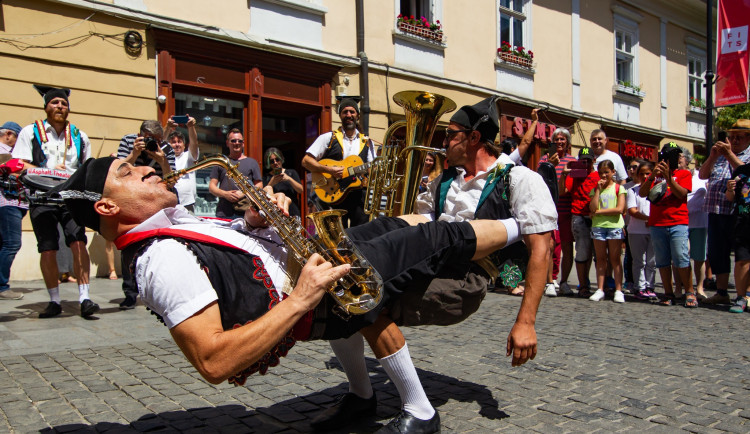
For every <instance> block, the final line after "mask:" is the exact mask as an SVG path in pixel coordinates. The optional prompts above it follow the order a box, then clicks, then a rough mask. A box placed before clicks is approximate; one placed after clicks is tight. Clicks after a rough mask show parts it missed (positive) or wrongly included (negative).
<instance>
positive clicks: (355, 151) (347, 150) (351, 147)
mask: <svg viewBox="0 0 750 434" xmlns="http://www.w3.org/2000/svg"><path fill="white" fill-rule="evenodd" d="M331 136H333V132H329V133H325V134H322V135H320V136H318V138H317V139H315V141H314V142H313V144H312V145H310V147H309V148H307V151H306V152H307V153H308V154H310V155H312V156H313V157H315V159H316V160H320V159H321V158H323V154H325V152H326V150H327V149H328V144H329V143H331ZM368 141H369V140H368ZM343 142H344V143H343V148H344V158H347V157H351V156H352V155H359V153H360V146H361V142H360V140H359V131H357V132H356V134H355V135H354V138H353V139H349V138H348V137H347V136H346V134H344V140H343ZM368 148H369V150H368V152H367V159H366V160H365V161H363V163H367V162H368V161H372V160H374V159H375V151H374V150H373V147H372V146H368Z"/></svg>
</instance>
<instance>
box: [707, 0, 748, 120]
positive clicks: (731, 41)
mask: <svg viewBox="0 0 750 434" xmlns="http://www.w3.org/2000/svg"><path fill="white" fill-rule="evenodd" d="M718 20H719V24H718V35H717V36H718V40H717V41H716V44H717V48H716V100H715V106H716V107H721V106H727V105H732V104H741V103H746V102H748V97H749V96H750V95H748V88H749V87H750V86H748V57H749V56H748V50H747V43H748V28H750V1H747V0H743V1H738V0H719V6H718Z"/></svg>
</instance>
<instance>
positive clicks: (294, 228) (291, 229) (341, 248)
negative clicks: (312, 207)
mask: <svg viewBox="0 0 750 434" xmlns="http://www.w3.org/2000/svg"><path fill="white" fill-rule="evenodd" d="M209 166H221V167H223V168H225V169H226V171H227V176H228V177H229V178H230V179H231V180H232V181H234V183H235V184H236V185H237V188H238V189H239V190H240V191H242V193H243V194H244V195H245V197H246V198H248V199H249V200H250V201H251V202H252V203H253V204H254V205H255V206H256V207H257V209H258V211H259V212H260V213H261V214H262V215H263V216H264V217H265V218H266V220H267V221H268V223H269V224H271V225H272V226H273V227H274V228H275V229H276V231H277V232H278V234H279V236H280V237H281V239H282V240H284V243H285V244H286V246H287V248H288V249H289V251H290V253H292V255H294V258H295V259H296V260H297V261H298V262H299V263H300V264H302V265H304V264H305V263H306V262H307V259H308V258H309V257H310V256H312V254H313V253H317V254H319V255H321V256H322V257H323V258H324V259H325V260H326V261H328V262H330V263H332V264H333V265H334V266H337V265H343V264H350V265H351V271H350V272H349V273H348V274H347V275H345V276H344V277H342V278H341V279H339V280H338V281H337V282H335V283H334V285H333V286H332V287H331V288H328V289H327V292H328V293H329V294H330V295H331V296H332V297H333V299H334V300H335V301H336V303H337V305H336V306H334V313H336V314H337V315H339V316H340V317H342V318H343V319H345V320H346V319H349V317H350V316H351V315H352V314H354V315H359V314H363V313H366V312H369V311H370V310H372V309H373V308H375V306H377V305H378V303H380V300H381V299H382V298H383V293H382V287H383V279H382V278H381V277H380V274H379V273H378V271H377V270H375V269H374V268H373V267H372V265H370V263H369V262H368V261H367V259H366V258H365V257H364V256H363V255H362V253H361V252H360V251H359V249H358V248H357V246H355V245H354V243H353V242H352V240H351V239H349V237H348V236H347V235H346V232H344V227H343V224H342V223H341V216H342V215H343V214H344V213H346V211H343V210H326V211H320V212H314V213H311V214H310V215H308V218H310V219H311V220H312V222H313V224H314V225H315V230H316V232H317V236H315V237H313V236H311V235H310V234H309V233H308V232H307V230H306V229H305V228H304V227H303V226H302V224H301V223H300V222H299V221H298V220H297V219H295V218H293V217H290V216H288V215H285V214H284V213H283V212H282V211H281V210H280V209H279V208H278V207H277V206H276V205H275V204H274V203H272V202H271V201H270V200H269V199H268V196H267V195H266V192H265V191H263V190H262V189H259V188H257V187H255V186H254V185H253V184H252V182H250V181H249V180H248V179H247V178H246V177H245V176H244V175H243V174H242V173H240V171H239V170H237V166H236V165H233V164H232V163H231V161H229V159H228V158H227V157H225V156H223V155H220V156H214V157H208V158H204V159H202V160H201V161H198V162H196V163H195V165H193V166H191V167H187V168H185V169H182V170H178V171H175V172H171V173H169V174H167V175H165V176H164V182H165V183H166V184H167V186H169V187H171V186H173V185H174V184H175V183H176V182H177V180H178V179H179V178H180V177H182V176H184V175H185V174H187V173H189V172H193V171H196V170H198V169H202V168H204V167H209Z"/></svg>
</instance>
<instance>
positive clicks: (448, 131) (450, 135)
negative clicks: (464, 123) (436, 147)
mask: <svg viewBox="0 0 750 434" xmlns="http://www.w3.org/2000/svg"><path fill="white" fill-rule="evenodd" d="M471 131H474V130H472V129H471V128H464V129H462V130H452V129H450V128H446V129H445V138H446V140H452V139H453V137H454V136H455V135H456V134H458V133H469V132H471Z"/></svg>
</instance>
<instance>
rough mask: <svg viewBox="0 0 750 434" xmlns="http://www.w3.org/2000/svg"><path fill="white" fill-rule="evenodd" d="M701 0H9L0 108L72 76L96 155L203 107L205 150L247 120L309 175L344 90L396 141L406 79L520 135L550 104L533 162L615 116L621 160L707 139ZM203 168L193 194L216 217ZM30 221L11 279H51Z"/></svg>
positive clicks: (255, 133) (259, 148)
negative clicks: (486, 109)
mask: <svg viewBox="0 0 750 434" xmlns="http://www.w3.org/2000/svg"><path fill="white" fill-rule="evenodd" d="M705 9H706V4H705V1H704V0H661V1H646V0H603V1H596V2H594V1H585V0H584V1H581V0H564V1H560V0H477V1H474V2H471V8H467V6H466V3H465V2H452V1H447V0H385V1H373V0H355V1H352V0H224V1H222V2H205V1H199V0H181V1H173V0H103V1H102V0H99V1H89V0H4V1H3V2H2V3H0V38H1V39H0V59H2V62H3V64H2V70H3V74H2V76H0V82H2V85H3V89H4V90H5V92H4V94H5V98H3V100H2V101H0V120H2V121H3V122H4V121H6V120H13V121H15V122H18V123H19V124H22V125H26V124H29V123H31V122H33V121H34V120H35V119H38V118H41V117H43V116H44V113H43V111H42V110H40V108H41V107H40V106H41V99H40V98H39V96H38V94H36V91H34V89H33V88H32V87H31V84H33V83H39V84H45V85H52V86H58V87H68V88H70V89H72V93H71V96H70V102H71V115H70V118H69V119H70V120H71V121H72V122H73V123H75V124H76V125H77V126H79V127H80V128H81V129H82V130H84V131H85V132H86V133H87V134H88V135H89V137H90V138H91V143H92V146H93V155H94V156H104V155H108V154H110V153H111V152H113V151H115V150H116V148H117V144H118V143H119V139H120V137H122V136H123V135H125V134H129V133H133V132H136V131H137V129H138V126H139V124H140V122H141V121H142V120H145V119H158V120H160V121H162V122H166V119H167V118H168V117H169V116H171V115H174V114H190V115H191V116H193V117H195V118H197V119H198V120H199V128H198V132H199V139H200V140H201V142H202V143H204V144H205V145H204V146H203V148H202V149H203V152H204V153H213V152H222V149H223V144H224V139H225V136H226V133H227V132H228V131H229V130H230V129H231V128H235V127H237V128H240V129H242V130H243V131H245V137H246V140H245V142H246V154H247V155H249V156H251V157H254V158H255V159H257V160H258V161H261V157H262V154H263V151H264V149H266V148H268V147H270V146H275V147H278V148H280V149H281V150H282V151H283V152H284V154H285V157H286V161H287V163H286V165H287V166H288V167H292V168H295V169H297V170H298V171H299V172H300V173H303V172H302V168H301V165H300V160H301V159H302V157H303V155H304V151H305V149H306V148H307V146H309V144H311V143H312V141H313V140H314V139H315V138H316V137H317V136H318V135H319V134H321V133H323V132H326V131H330V130H331V129H332V128H336V127H338V116H336V114H335V112H336V98H337V97H342V96H347V95H348V96H362V97H363V101H362V109H363V113H362V124H363V127H364V129H365V130H366V131H367V132H368V133H369V135H370V136H371V137H372V138H373V139H374V140H376V141H382V140H383V135H384V133H385V130H386V129H387V128H388V126H389V125H390V124H391V123H392V122H394V121H397V120H400V119H403V117H404V112H403V110H402V109H401V108H400V107H398V106H397V105H396V104H395V103H394V102H393V100H392V97H393V95H394V94H395V93H396V92H399V91H402V90H427V91H430V92H434V93H438V94H441V95H444V96H446V97H448V98H451V99H452V100H454V101H455V102H456V103H457V104H458V106H461V105H464V104H473V103H474V102H476V101H478V100H479V99H480V98H483V97H486V96H488V95H492V94H497V95H500V96H501V97H502V100H501V103H500V104H501V105H500V109H501V110H500V111H501V132H500V136H499V137H498V139H502V138H505V137H516V138H518V137H520V136H522V135H523V133H524V131H525V129H526V128H527V125H528V118H529V116H530V112H531V109H532V108H535V107H541V106H544V107H548V110H546V111H544V112H543V113H542V115H541V120H540V121H541V125H540V126H539V128H538V129H537V134H536V138H537V140H536V142H535V144H536V146H535V147H534V148H533V152H531V155H530V159H529V162H528V163H529V164H530V165H533V164H535V162H536V160H537V159H538V158H539V156H540V154H541V153H542V152H544V149H545V148H546V146H547V143H548V140H549V138H550V137H549V136H550V134H551V132H552V131H554V129H555V128H556V127H558V126H562V127H566V128H568V129H570V131H571V133H572V135H573V142H574V145H575V146H576V147H580V146H583V145H585V144H587V142H588V137H589V134H590V132H591V131H592V130H594V129H596V128H603V129H604V130H605V131H606V132H607V134H608V136H609V137H610V139H611V140H610V145H609V146H610V149H611V150H614V151H617V152H619V153H621V155H623V156H624V157H625V159H629V158H633V157H635V156H639V157H645V158H650V159H655V157H656V155H655V150H656V149H657V148H658V147H659V146H660V145H661V144H663V143H665V142H668V141H676V142H678V143H679V144H681V145H684V146H687V147H688V148H690V149H696V150H700V149H702V148H701V147H702V146H703V144H704V137H703V135H704V128H705V110H704V109H703V107H704V106H705V88H704V86H703V84H704V80H703V73H704V72H705V69H706V64H707V59H706V43H707V40H706V31H705V22H706V15H705V14H706V12H705ZM412 16H414V19H413V20H412V18H411V17H412ZM422 17H424V20H422V19H421V18H422ZM712 34H713V33H712ZM449 116H450V114H448V115H445V116H444V118H443V121H444V122H446V121H447V119H448V118H449ZM441 140H442V134H441V133H440V132H439V131H438V133H436V134H435V137H434V139H433V144H434V145H438V144H439V143H440V141H441ZM626 140H627V141H628V142H627V143H626ZM206 176H207V175H206V174H200V173H199V176H198V183H199V196H200V198H199V199H198V202H197V203H196V205H197V208H198V210H199V211H201V212H203V213H205V214H210V213H211V210H212V202H213V198H212V197H211V196H210V195H208V194H207V182H208V181H207V178H206ZM303 203H304V201H303ZM27 220H28V219H27ZM24 228H25V231H24V238H23V242H24V247H23V249H22V251H21V252H19V255H18V257H17V260H16V261H17V262H16V264H17V266H15V267H14V268H13V276H12V277H13V279H14V280H26V279H35V278H39V277H40V274H39V272H38V267H37V266H36V264H37V263H38V254H37V253H36V249H35V245H36V240H35V239H34V235H33V232H32V231H31V226H30V224H29V223H28V221H26V222H25V224H24ZM91 247H92V251H93V253H92V258H93V259H92V260H93V262H94V268H93V270H92V273H97V266H98V268H99V271H98V274H102V275H104V274H106V271H107V270H106V261H105V260H104V259H103V254H102V252H103V242H102V241H101V240H100V239H97V238H94V239H93V241H92V246H91Z"/></svg>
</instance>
